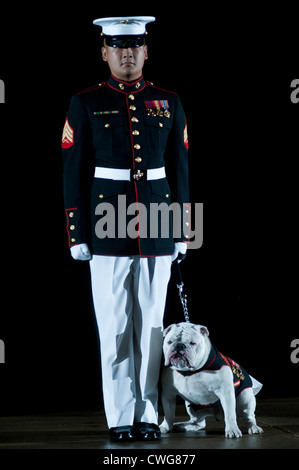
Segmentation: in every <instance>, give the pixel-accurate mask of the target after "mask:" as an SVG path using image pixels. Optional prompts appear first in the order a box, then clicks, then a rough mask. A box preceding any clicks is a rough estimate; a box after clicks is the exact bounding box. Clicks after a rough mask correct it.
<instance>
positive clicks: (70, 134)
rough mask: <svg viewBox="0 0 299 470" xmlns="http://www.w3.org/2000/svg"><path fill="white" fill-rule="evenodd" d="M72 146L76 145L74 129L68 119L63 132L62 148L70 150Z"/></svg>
mask: <svg viewBox="0 0 299 470" xmlns="http://www.w3.org/2000/svg"><path fill="white" fill-rule="evenodd" d="M72 145H74V129H73V128H72V127H71V126H70V124H69V121H68V118H66V120H65V124H64V128H63V132H62V142H61V147H62V148H63V149H68V148H70V147H72Z"/></svg>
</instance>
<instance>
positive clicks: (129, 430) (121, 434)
mask: <svg viewBox="0 0 299 470" xmlns="http://www.w3.org/2000/svg"><path fill="white" fill-rule="evenodd" d="M109 434H110V441H112V442H120V441H123V442H125V441H133V440H134V436H133V426H117V427H115V428H110V429H109Z"/></svg>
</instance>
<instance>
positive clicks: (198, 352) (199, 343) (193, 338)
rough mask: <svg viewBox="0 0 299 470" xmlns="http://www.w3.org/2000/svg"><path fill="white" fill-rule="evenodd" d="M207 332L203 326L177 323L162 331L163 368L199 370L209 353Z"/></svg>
mask: <svg viewBox="0 0 299 470" xmlns="http://www.w3.org/2000/svg"><path fill="white" fill-rule="evenodd" d="M208 335H209V331H208V329H207V328H206V327H205V326H203V325H195V324H194V323H185V322H182V323H177V324H173V325H170V326H169V327H168V328H166V329H165V330H164V343H163V352H164V357H165V366H169V365H170V366H171V367H172V368H173V369H177V370H181V371H187V370H196V369H198V368H200V367H201V366H202V365H203V364H204V363H205V361H206V358H207V355H208V354H209V351H210V344H211V343H210V340H209V338H208Z"/></svg>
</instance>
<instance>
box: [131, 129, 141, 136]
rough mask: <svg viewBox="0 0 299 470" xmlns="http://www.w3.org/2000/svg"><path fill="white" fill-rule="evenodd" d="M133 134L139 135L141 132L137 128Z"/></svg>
mask: <svg viewBox="0 0 299 470" xmlns="http://www.w3.org/2000/svg"><path fill="white" fill-rule="evenodd" d="M132 134H133V135H139V134H140V132H139V131H137V130H136V129H135V131H133V132H132Z"/></svg>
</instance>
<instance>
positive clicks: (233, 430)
mask: <svg viewBox="0 0 299 470" xmlns="http://www.w3.org/2000/svg"><path fill="white" fill-rule="evenodd" d="M225 437H229V438H232V437H237V438H238V437H242V432H241V431H240V429H239V428H238V426H237V424H231V425H229V426H226V427H225Z"/></svg>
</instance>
